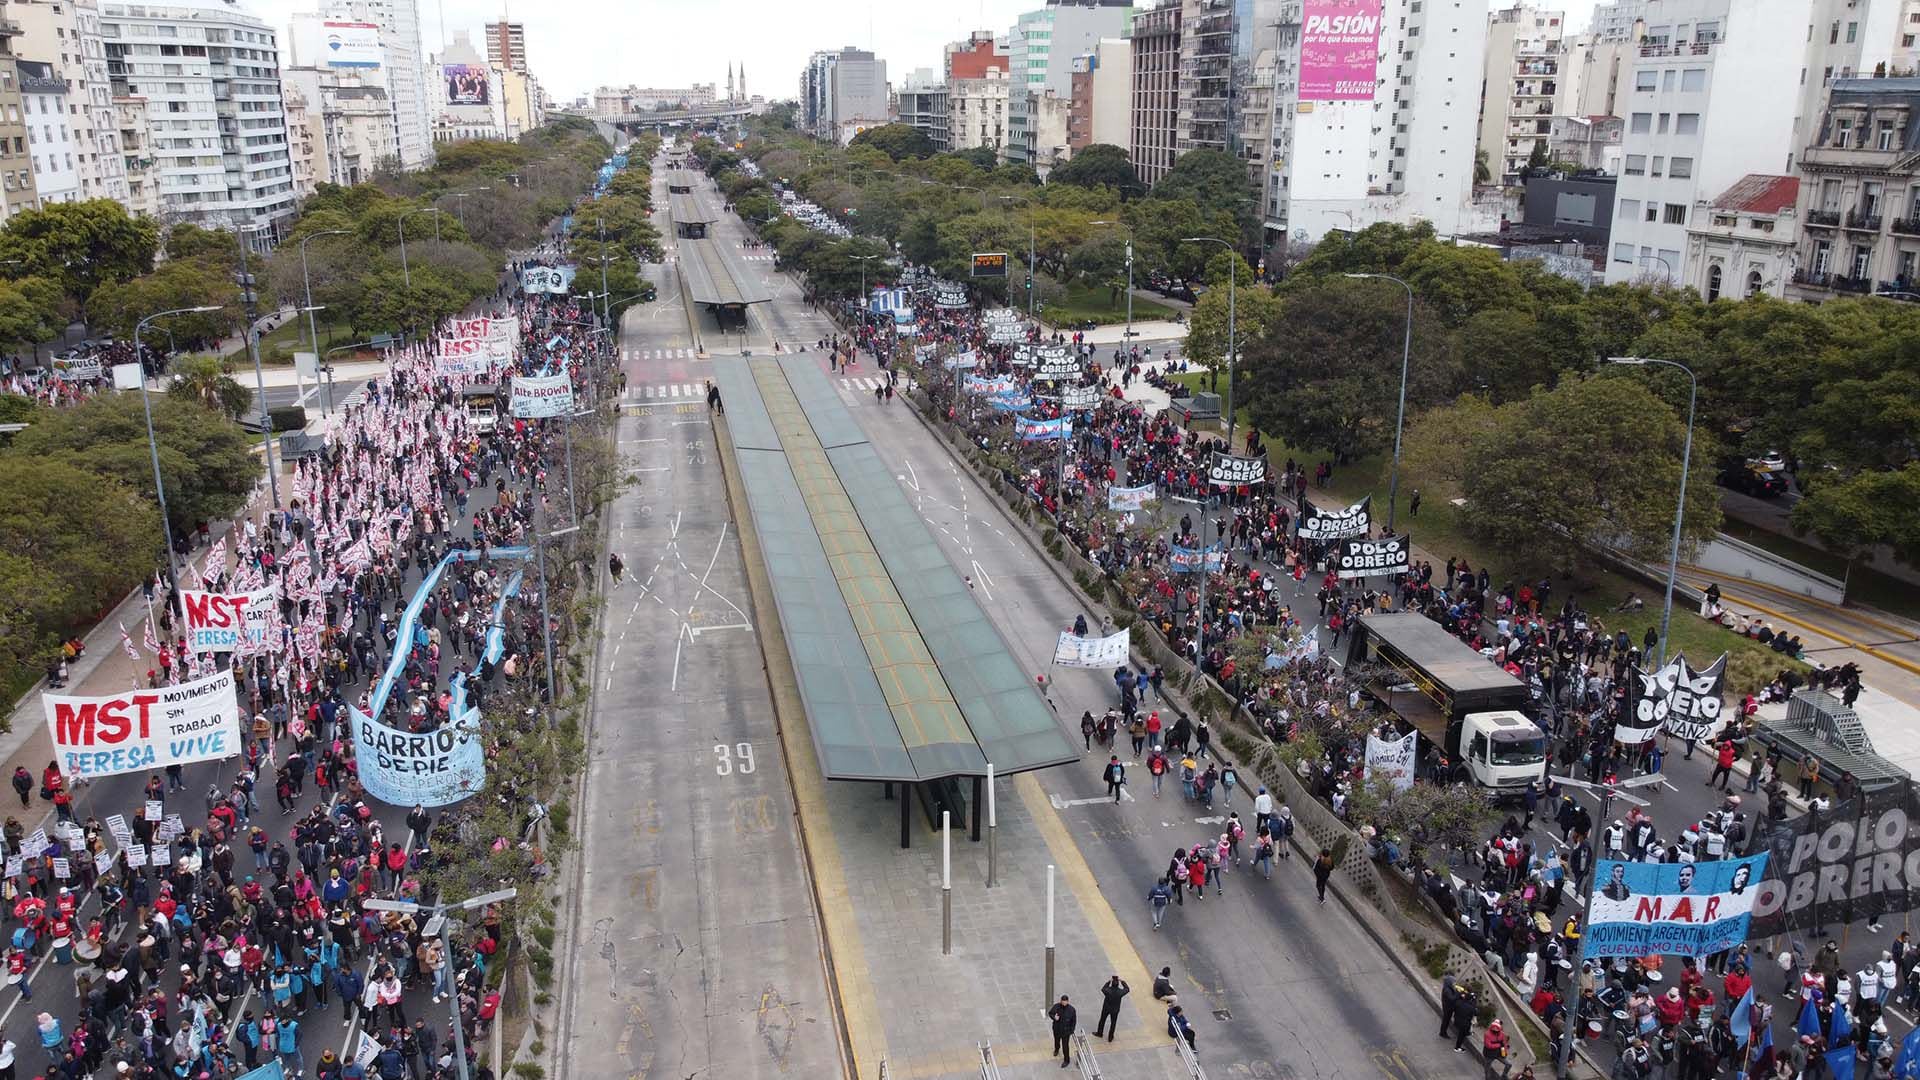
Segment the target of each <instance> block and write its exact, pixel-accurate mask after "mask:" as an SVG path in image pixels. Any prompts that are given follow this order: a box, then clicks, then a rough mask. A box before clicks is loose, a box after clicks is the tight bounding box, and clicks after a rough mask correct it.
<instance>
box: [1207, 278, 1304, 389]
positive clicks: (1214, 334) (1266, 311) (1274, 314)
mask: <svg viewBox="0 0 1920 1080" xmlns="http://www.w3.org/2000/svg"><path fill="white" fill-rule="evenodd" d="M1227 299H1228V297H1227V289H1226V286H1225V285H1224V284H1222V285H1221V287H1220V288H1217V289H1208V290H1207V291H1206V292H1204V293H1201V294H1200V302H1199V303H1197V304H1195V305H1193V314H1192V316H1191V317H1189V318H1188V320H1187V344H1186V348H1185V352H1186V354H1187V355H1188V356H1190V357H1193V358H1194V359H1196V360H1198V361H1200V362H1201V363H1204V364H1206V365H1208V367H1209V368H1210V369H1212V370H1215V371H1218V370H1221V369H1222V368H1223V367H1224V358H1225V357H1226V355H1227V314H1228V312H1227V307H1228V305H1227ZM1232 306H1233V331H1234V342H1235V344H1236V345H1237V346H1238V347H1239V350H1240V355H1241V356H1242V357H1245V356H1246V355H1247V348H1248V346H1249V345H1250V344H1252V343H1254V342H1257V341H1260V340H1261V339H1263V338H1266V337H1267V336H1268V335H1270V334H1272V333H1273V330H1274V327H1275V326H1277V325H1278V324H1279V322H1280V311H1281V307H1282V304H1281V300H1280V297H1278V296H1276V295H1274V292H1273V290H1272V289H1268V288H1265V287H1263V286H1259V285H1253V286H1251V287H1249V286H1241V287H1240V289H1239V292H1238V293H1236V294H1235V295H1234V296H1233V305H1232ZM1240 374H1241V376H1242V377H1243V378H1244V377H1245V375H1246V369H1245V368H1244V367H1243V368H1241V371H1240Z"/></svg>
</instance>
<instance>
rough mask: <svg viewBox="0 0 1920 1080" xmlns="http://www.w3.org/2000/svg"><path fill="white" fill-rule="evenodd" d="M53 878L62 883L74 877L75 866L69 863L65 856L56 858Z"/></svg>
mask: <svg viewBox="0 0 1920 1080" xmlns="http://www.w3.org/2000/svg"><path fill="white" fill-rule="evenodd" d="M53 876H54V877H55V878H58V879H59V880H61V881H65V880H67V879H68V878H70V877H72V876H73V864H72V863H70V862H68V861H67V859H66V857H65V856H62V855H56V856H54V859H53Z"/></svg>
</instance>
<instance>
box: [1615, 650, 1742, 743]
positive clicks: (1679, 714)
mask: <svg viewBox="0 0 1920 1080" xmlns="http://www.w3.org/2000/svg"><path fill="white" fill-rule="evenodd" d="M1633 674H1634V677H1635V678H1636V679H1638V680H1639V684H1640V688H1639V691H1638V692H1637V693H1636V694H1635V699H1634V704H1633V714H1632V716H1631V717H1630V718H1629V719H1628V720H1625V721H1622V722H1620V723H1617V724H1615V725H1614V738H1615V739H1617V740H1619V741H1620V742H1621V743H1624V744H1626V745H1628V746H1637V745H1639V744H1641V743H1644V742H1646V741H1647V740H1648V739H1651V738H1653V736H1654V733H1655V732H1657V731H1659V730H1661V729H1662V728H1665V729H1666V731H1667V733H1668V734H1669V735H1673V736H1676V737H1678V738H1682V739H1686V740H1688V741H1689V742H1697V741H1699V740H1701V739H1711V738H1713V737H1714V736H1715V735H1718V734H1719V733H1720V727H1721V725H1722V724H1724V723H1725V722H1726V718H1725V717H1724V716H1723V715H1722V710H1721V701H1720V699H1721V697H1722V695H1724V694H1725V692H1726V682H1727V654H1725V653H1722V654H1720V659H1718V660H1715V661H1714V662H1713V664H1712V665H1711V666H1709V667H1708V668H1706V669H1705V670H1704V671H1695V670H1694V669H1693V665H1691V664H1689V663H1687V658H1686V656H1685V655H1683V654H1681V653H1675V654H1674V655H1673V659H1671V660H1668V661H1667V663H1666V665H1665V666H1664V667H1662V668H1660V669H1659V670H1658V671H1654V672H1646V671H1641V670H1640V669H1638V668H1635V669H1634V672H1633Z"/></svg>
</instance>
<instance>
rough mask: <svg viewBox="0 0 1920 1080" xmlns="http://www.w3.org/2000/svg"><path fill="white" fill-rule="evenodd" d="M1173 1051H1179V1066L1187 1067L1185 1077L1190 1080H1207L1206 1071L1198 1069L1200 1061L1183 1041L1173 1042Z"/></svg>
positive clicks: (1176, 1040)
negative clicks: (1190, 1079)
mask: <svg viewBox="0 0 1920 1080" xmlns="http://www.w3.org/2000/svg"><path fill="white" fill-rule="evenodd" d="M1173 1047H1174V1049H1176V1050H1178V1051H1180V1064H1182V1065H1185V1066H1186V1067H1187V1075H1188V1076H1189V1077H1191V1078H1192V1080H1207V1071H1206V1070H1205V1069H1202V1068H1201V1067H1200V1059H1199V1058H1197V1057H1195V1056H1194V1054H1193V1047H1191V1046H1188V1045H1187V1040H1185V1039H1175V1040H1173Z"/></svg>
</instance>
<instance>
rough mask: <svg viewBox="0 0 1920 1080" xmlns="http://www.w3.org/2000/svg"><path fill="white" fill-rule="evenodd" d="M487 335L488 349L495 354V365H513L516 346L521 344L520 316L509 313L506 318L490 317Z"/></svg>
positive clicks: (499, 366) (502, 366)
mask: <svg viewBox="0 0 1920 1080" xmlns="http://www.w3.org/2000/svg"><path fill="white" fill-rule="evenodd" d="M486 337H487V350H488V352H490V353H491V354H492V356H493V366H494V367H497V368H504V367H512V366H513V350H514V347H515V346H516V345H518V344H520V317H519V316H517V315H509V316H507V317H506V318H504V319H488V320H487V335H486Z"/></svg>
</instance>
